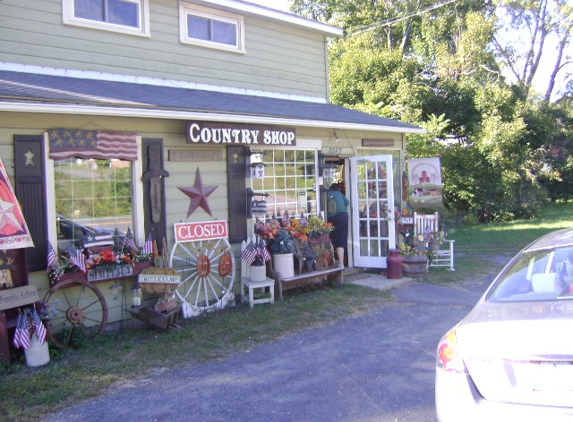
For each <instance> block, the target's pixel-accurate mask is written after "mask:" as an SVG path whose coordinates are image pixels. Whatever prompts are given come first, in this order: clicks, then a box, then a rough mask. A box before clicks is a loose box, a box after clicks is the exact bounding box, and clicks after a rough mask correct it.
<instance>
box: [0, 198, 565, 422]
mask: <svg viewBox="0 0 573 422" xmlns="http://www.w3.org/2000/svg"><path fill="white" fill-rule="evenodd" d="M567 227H573V204H558V205H550V206H548V207H547V208H546V209H545V210H544V211H543V213H542V214H541V216H540V217H539V218H537V219H535V220H528V221H515V222H511V223H503V224H491V225H480V226H472V227H456V231H455V233H454V234H452V235H450V236H449V237H450V238H453V239H455V240H456V255H457V257H456V271H455V272H451V271H448V270H447V269H445V268H435V269H434V268H433V269H432V270H431V271H430V273H429V274H428V276H427V277H426V281H427V282H430V283H455V282H456V281H457V280H460V279H467V278H469V277H483V276H485V275H488V274H489V273H492V274H493V273H494V272H496V271H498V270H499V269H500V266H497V267H496V266H495V265H492V264H491V262H490V261H487V262H486V261H485V260H484V259H483V258H482V257H481V256H482V255H492V254H498V255H501V256H506V257H507V259H508V260H509V258H510V257H511V256H512V255H513V254H515V253H516V252H517V251H518V250H519V249H521V248H522V247H524V246H525V245H527V244H528V243H529V242H531V241H532V240H534V239H536V238H537V237H539V236H541V235H542V234H544V233H547V232H550V231H552V230H556V229H559V228H567ZM392 300H393V299H392V294H391V292H390V293H389V292H381V291H378V290H372V289H369V288H366V287H360V286H355V285H352V284H345V285H343V286H341V287H339V288H335V289H329V288H325V289H321V290H315V291H312V292H306V293H299V294H296V295H291V296H287V297H286V298H285V300H284V301H280V300H278V301H277V302H276V303H275V304H274V305H272V306H268V305H260V306H255V307H254V308H253V309H250V308H249V307H248V305H243V304H242V305H239V306H237V307H235V308H229V309H226V310H223V311H220V312H217V313H213V314H209V315H206V316H202V317H198V318H193V319H187V320H181V321H180V325H182V326H183V330H182V331H180V332H161V331H157V330H151V329H146V328H144V327H141V326H140V325H141V324H133V326H132V327H130V328H129V329H124V330H120V331H110V332H108V333H106V334H105V335H103V336H101V337H100V338H98V339H97V341H95V342H93V343H90V344H88V345H85V346H83V347H82V348H81V349H79V350H58V349H51V350H50V358H51V361H50V363H49V364H47V365H45V366H43V367H39V368H28V367H27V366H26V365H25V363H24V358H23V355H22V354H18V355H16V356H15V361H16V362H15V364H13V365H12V366H11V367H5V366H1V365H2V364H1V363H0V420H2V421H32V420H35V419H37V418H39V417H41V416H42V415H44V414H46V413H48V412H52V411H55V410H58V409H61V408H65V407H67V406H70V405H72V404H74V403H78V402H80V401H82V400H85V399H88V398H91V397H95V396H97V395H98V394H100V393H101V392H102V391H103V390H104V389H106V388H107V387H109V386H110V385H112V384H114V383H119V382H124V381H127V380H129V379H130V378H132V377H133V376H134V374H137V376H145V375H146V374H147V373H151V372H154V371H158V370H161V369H162V368H167V367H176V366H181V365H188V364H193V363H201V362H205V361H207V360H209V359H218V358H224V357H226V356H228V355H229V354H231V353H234V352H241V351H246V350H249V349H250V348H252V347H255V346H256V345H257V344H259V343H262V342H266V341H272V340H273V339H276V338H278V337H280V336H282V335H285V334H288V333H292V332H295V331H298V330H303V329H307V328H311V327H314V326H317V325H319V324H327V323H330V322H332V321H334V320H336V319H339V318H343V317H346V316H349V315H352V314H358V313H362V312H366V311H368V310H369V309H372V308H375V307H379V306H385V305H386V304H387V303H389V302H390V301H392ZM127 325H130V324H127Z"/></svg>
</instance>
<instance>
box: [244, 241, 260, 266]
mask: <svg viewBox="0 0 573 422" xmlns="http://www.w3.org/2000/svg"><path fill="white" fill-rule="evenodd" d="M256 258H257V251H256V249H255V245H253V242H249V244H248V245H247V247H246V248H245V250H244V251H243V253H242V254H241V259H242V260H243V261H245V262H246V264H247V265H251V264H252V263H253V262H254V261H255V259H256Z"/></svg>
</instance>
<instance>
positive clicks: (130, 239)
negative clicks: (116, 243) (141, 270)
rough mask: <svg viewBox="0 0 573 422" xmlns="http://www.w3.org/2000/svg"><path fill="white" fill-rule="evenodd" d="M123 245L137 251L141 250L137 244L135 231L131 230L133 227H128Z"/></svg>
mask: <svg viewBox="0 0 573 422" xmlns="http://www.w3.org/2000/svg"><path fill="white" fill-rule="evenodd" d="M123 247H124V248H125V247H127V248H129V249H130V250H132V251H133V252H135V253H138V252H139V248H138V247H137V245H136V244H135V240H134V239H133V233H132V232H131V227H128V228H127V233H126V234H125V238H124V239H123ZM122 249H123V248H122Z"/></svg>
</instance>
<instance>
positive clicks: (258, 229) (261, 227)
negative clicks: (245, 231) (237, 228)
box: [255, 218, 265, 234]
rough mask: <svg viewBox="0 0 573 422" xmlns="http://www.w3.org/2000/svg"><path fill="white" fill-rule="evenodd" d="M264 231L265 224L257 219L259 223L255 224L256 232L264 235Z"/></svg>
mask: <svg viewBox="0 0 573 422" xmlns="http://www.w3.org/2000/svg"><path fill="white" fill-rule="evenodd" d="M264 231H265V225H264V223H263V222H262V221H261V220H259V219H258V218H257V221H256V222H255V232H256V233H259V234H262V233H263V232H264Z"/></svg>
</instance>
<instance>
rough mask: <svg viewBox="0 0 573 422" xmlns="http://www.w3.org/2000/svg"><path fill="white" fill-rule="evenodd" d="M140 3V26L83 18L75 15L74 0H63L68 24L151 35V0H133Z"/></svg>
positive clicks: (65, 20) (144, 35) (129, 33)
mask: <svg viewBox="0 0 573 422" xmlns="http://www.w3.org/2000/svg"><path fill="white" fill-rule="evenodd" d="M131 1H132V2H133V3H138V4H139V24H140V27H139V28H132V27H130V26H123V25H116V24H113V23H108V22H98V21H93V20H90V19H81V18H76V17H75V16H74V0H62V15H63V21H64V24H66V25H75V26H81V27H84V28H92V29H99V30H102V31H111V32H119V33H121V34H128V35H137V36H141V37H149V36H150V30H149V0H131Z"/></svg>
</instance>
